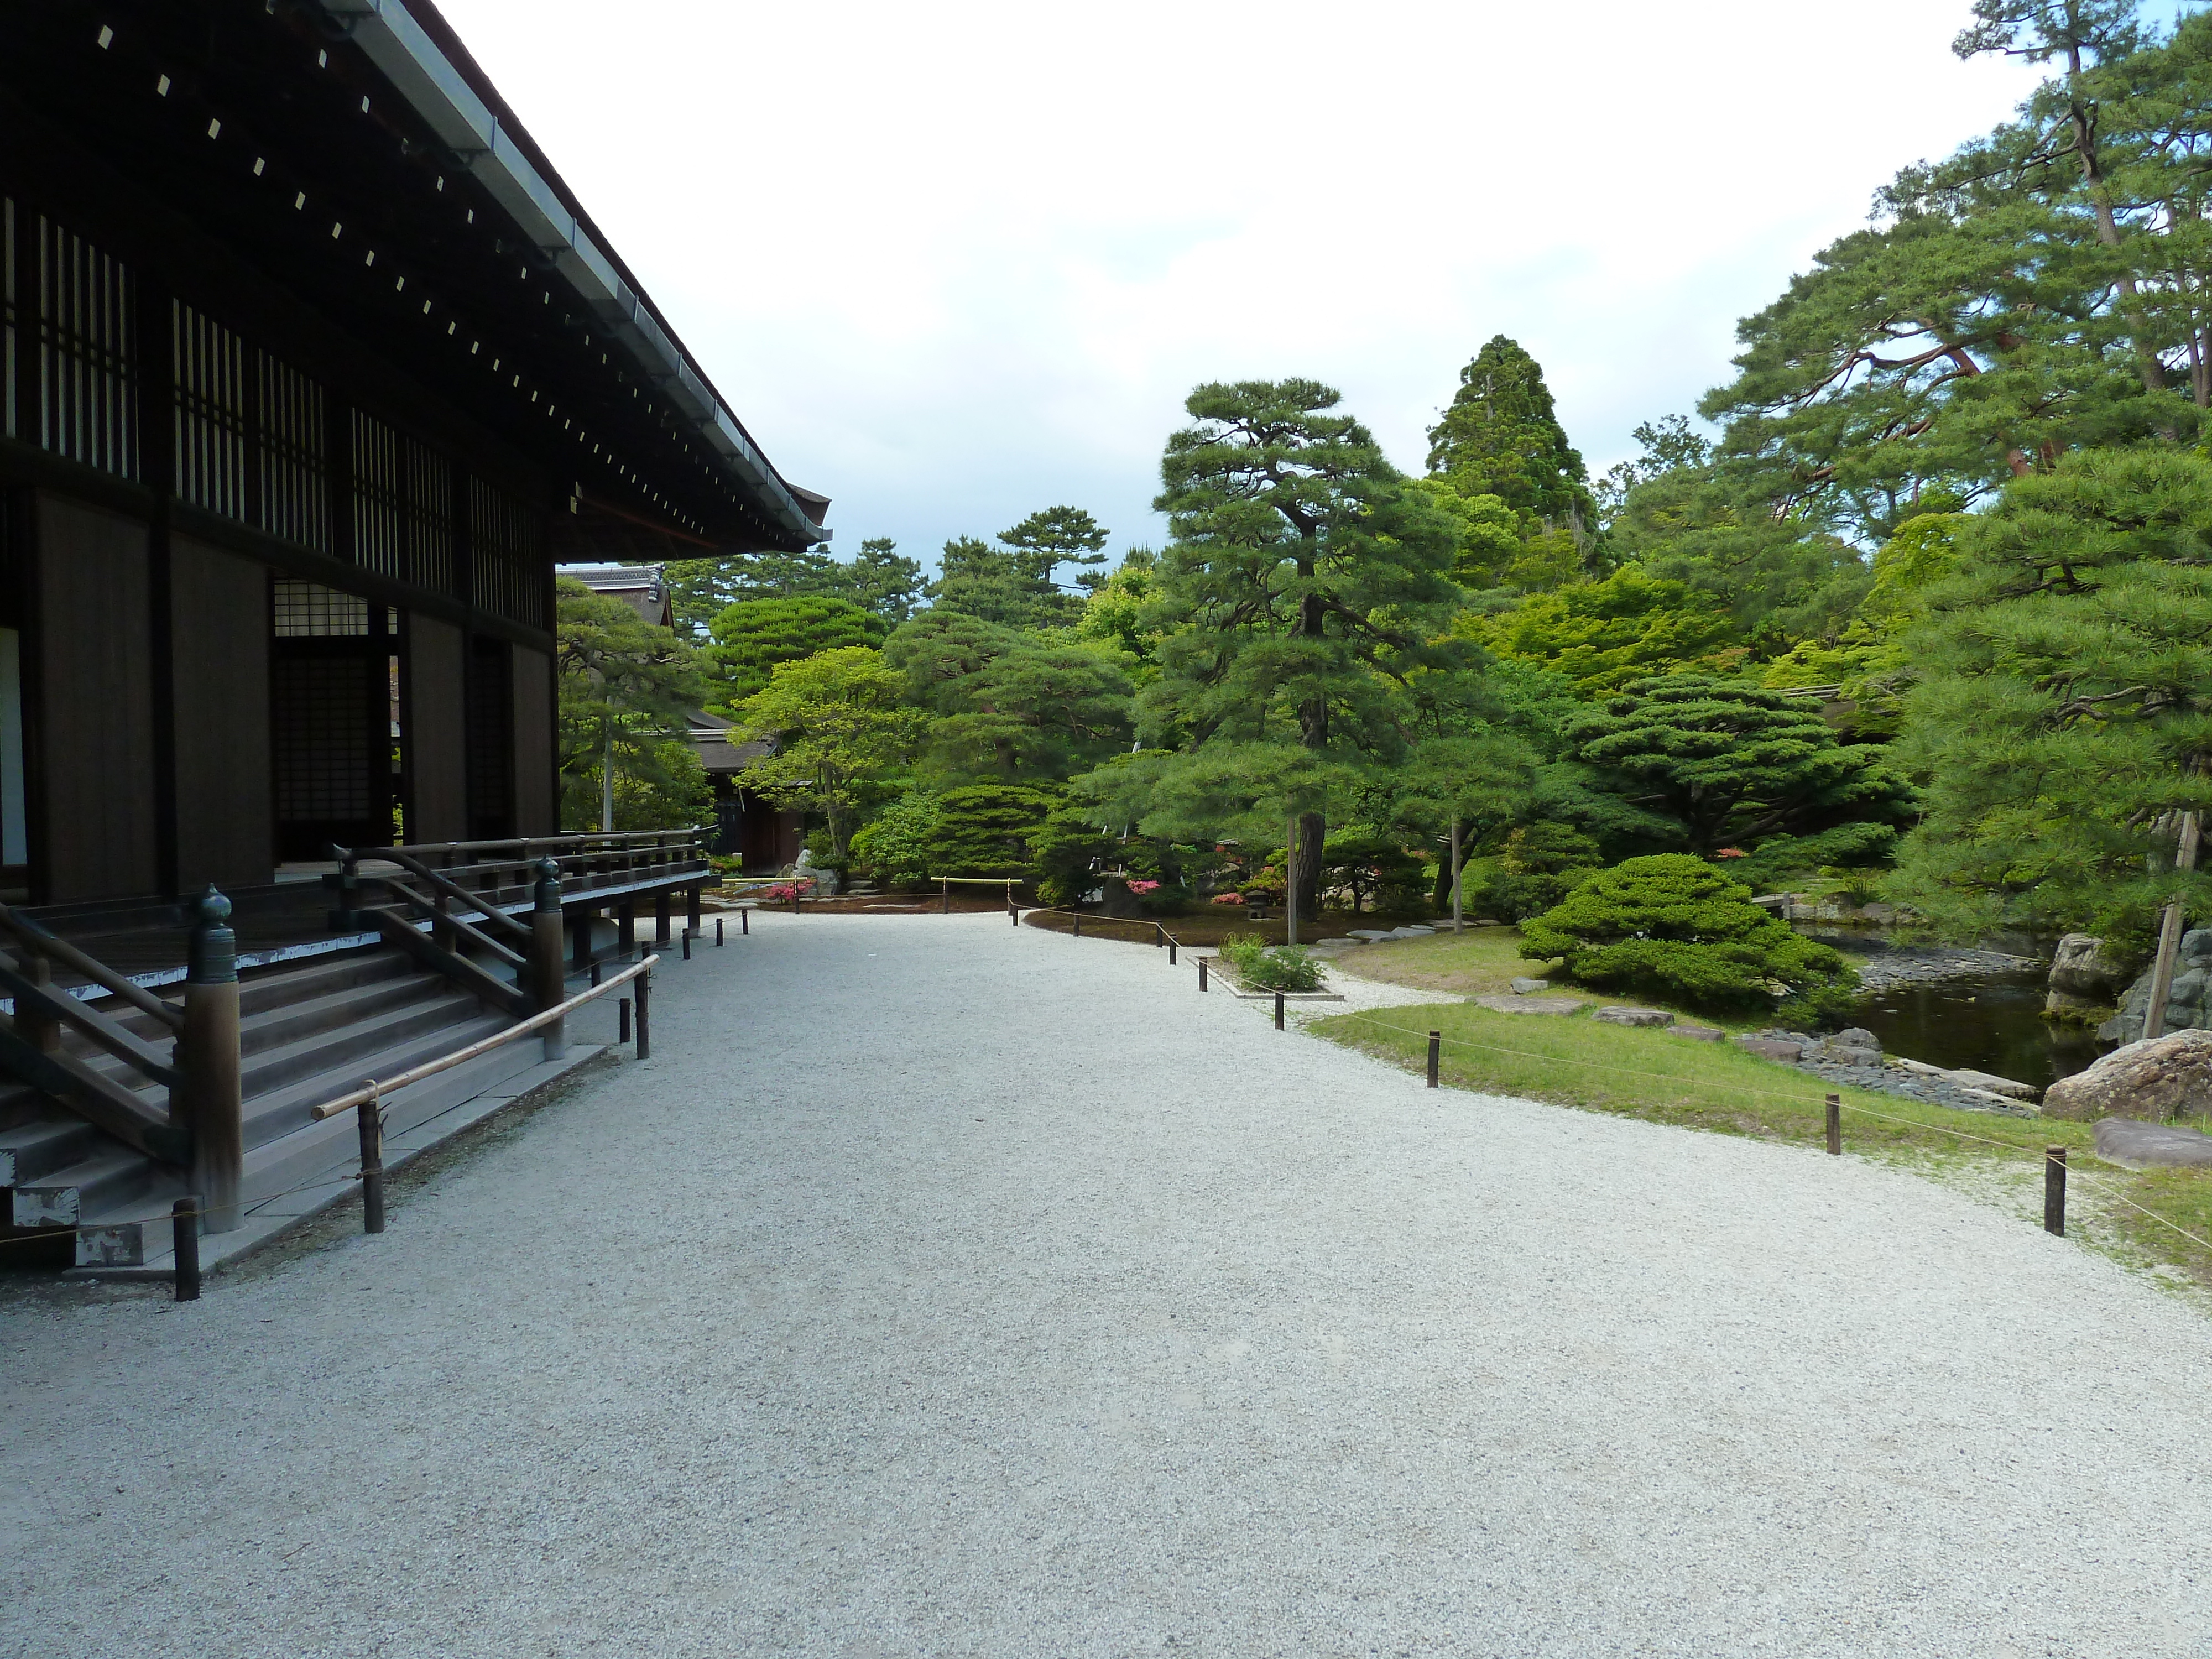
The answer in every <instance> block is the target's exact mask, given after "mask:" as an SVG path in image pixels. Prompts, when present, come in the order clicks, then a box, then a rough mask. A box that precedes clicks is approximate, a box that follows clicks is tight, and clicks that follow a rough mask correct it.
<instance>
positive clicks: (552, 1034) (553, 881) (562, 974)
mask: <svg viewBox="0 0 2212 1659" xmlns="http://www.w3.org/2000/svg"><path fill="white" fill-rule="evenodd" d="M537 867H538V889H537V892H536V894H535V898H536V906H535V908H534V909H533V910H532V913H531V917H530V927H531V943H532V946H533V947H534V949H533V950H532V956H533V957H535V958H536V960H535V961H534V962H533V963H532V964H531V965H532V968H533V969H536V973H535V975H534V977H535V981H536V982H535V983H534V984H532V986H531V987H530V992H531V1000H532V1001H534V1002H535V1003H537V1005H538V1012H539V1013H541V1014H542V1013H544V1012H545V1011H546V1010H547V1009H548V1008H557V1007H559V1006H561V1002H562V993H563V992H564V991H566V990H567V988H568V974H567V972H566V970H565V969H564V968H563V966H562V960H561V955H562V953H561V866H559V865H558V864H556V862H555V861H554V860H551V859H540V860H538V866H537ZM567 1023H568V1022H567V1021H565V1020H558V1019H556V1020H555V1021H554V1022H553V1023H552V1024H550V1025H548V1026H547V1027H546V1028H545V1058H546V1059H548V1060H559V1059H561V1058H562V1056H563V1055H565V1054H567V1053H568V1035H567V1033H566V1032H565V1031H563V1030H562V1027H563V1026H564V1025H565V1024H567Z"/></svg>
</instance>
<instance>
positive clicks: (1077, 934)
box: [1073, 910, 1083, 939]
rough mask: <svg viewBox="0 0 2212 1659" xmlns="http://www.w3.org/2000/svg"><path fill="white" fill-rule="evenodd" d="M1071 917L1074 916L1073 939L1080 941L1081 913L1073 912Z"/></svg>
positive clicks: (1081, 931) (1081, 934) (1081, 929)
mask: <svg viewBox="0 0 2212 1659" xmlns="http://www.w3.org/2000/svg"><path fill="white" fill-rule="evenodd" d="M1073 915H1074V916H1075V937H1076V938H1078V939H1081V938H1082V937H1083V912H1082V911H1080V910H1078V911H1075V912H1074V913H1073Z"/></svg>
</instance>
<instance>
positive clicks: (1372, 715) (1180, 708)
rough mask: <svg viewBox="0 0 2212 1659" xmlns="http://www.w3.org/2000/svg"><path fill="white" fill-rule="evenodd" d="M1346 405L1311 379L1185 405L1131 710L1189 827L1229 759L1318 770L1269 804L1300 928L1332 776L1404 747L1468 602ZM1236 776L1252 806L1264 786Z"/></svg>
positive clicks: (1164, 802) (1398, 480)
mask: <svg viewBox="0 0 2212 1659" xmlns="http://www.w3.org/2000/svg"><path fill="white" fill-rule="evenodd" d="M1340 401H1341V399H1340V395H1339V394H1338V393H1337V392H1335V391H1334V390H1333V389H1332V388H1330V387H1328V386H1322V385H1321V384H1320V383H1319V382H1317V381H1314V380H1280V381H1266V380H1243V381H1238V382H1237V383H1235V384H1233V385H1224V384H1218V383H1216V384H1208V385H1205V386H1200V387H1198V388H1197V389H1196V390H1195V391H1194V392H1192V393H1191V395H1190V398H1189V399H1188V401H1187V403H1186V404H1185V405H1184V407H1185V408H1186V409H1187V410H1188V412H1189V414H1190V415H1191V416H1192V424H1190V425H1189V426H1188V427H1185V428H1183V429H1182V430H1181V431H1179V432H1177V433H1176V434H1174V435H1172V436H1171V437H1170V439H1169V440H1168V445H1167V453H1166V454H1165V456H1164V458H1163V459H1162V461H1161V464H1160V473H1161V480H1162V483H1163V485H1164V488H1163V489H1162V491H1161V494H1160V496H1159V498H1158V501H1157V502H1155V505H1156V506H1157V507H1158V509H1159V510H1160V511H1162V512H1164V513H1166V514H1167V515H1168V523H1169V526H1170V532H1171V534H1172V538H1173V539H1172V540H1171V541H1170V544H1169V546H1168V549H1167V550H1166V552H1165V553H1164V555H1163V556H1162V558H1161V562H1160V567H1159V570H1158V578H1157V583H1158V585H1157V588H1156V592H1157V594H1158V598H1157V600H1156V601H1155V603H1156V606H1157V609H1158V615H1159V617H1160V619H1161V622H1162V623H1163V626H1164V628H1165V629H1167V632H1166V634H1165V636H1164V639H1163V640H1162V641H1161V644H1160V647H1159V652H1158V661H1159V667H1160V671H1159V675H1158V678H1156V679H1155V680H1153V681H1152V684H1150V685H1149V686H1148V687H1147V688H1146V692H1145V694H1144V697H1143V699H1142V703H1141V707H1142V710H1143V724H1144V726H1146V729H1147V730H1148V731H1149V732H1150V733H1151V735H1152V738H1153V739H1154V740H1155V741H1164V742H1167V743H1170V744H1173V745H1175V746H1176V747H1177V748H1178V749H1180V750H1182V751H1184V753H1183V754H1182V756H1180V757H1169V761H1168V763H1165V764H1164V765H1163V766H1162V767H1160V768H1159V769H1157V773H1156V775H1154V776H1153V777H1152V780H1151V783H1150V786H1149V787H1150V788H1151V790H1152V793H1151V795H1150V796H1149V798H1148V799H1149V800H1150V802H1151V807H1150V810H1151V811H1153V812H1156V813H1158V814H1159V815H1160V817H1162V818H1163V820H1164V819H1166V818H1170V817H1182V818H1186V819H1188V818H1189V817H1192V816H1194V814H1193V813H1192V812H1191V811H1188V808H1189V807H1190V806H1191V805H1193V804H1194V800H1195V799H1196V797H1197V796H1199V795H1202V794H1204V793H1206V786H1205V785H1203V783H1202V782H1201V781H1200V779H1201V775H1221V776H1224V777H1234V776H1237V775H1240V774H1249V772H1250V771H1251V769H1249V768H1243V767H1240V766H1238V765H1237V764H1236V763H1234V761H1233V759H1232V758H1231V757H1228V756H1226V755H1225V754H1224V753H1223V752H1222V751H1225V750H1235V749H1237V748H1238V747H1240V746H1244V745H1255V746H1259V747H1260V748H1262V749H1265V748H1267V747H1269V746H1273V745H1280V744H1283V743H1285V741H1288V742H1291V743H1294V744H1296V745H1297V748H1298V750H1301V751H1303V752H1304V754H1305V755H1306V756H1307V757H1309V758H1310V761H1311V762H1312V763H1314V765H1313V766H1312V767H1310V769H1301V770H1310V772H1311V774H1312V775H1311V777H1310V778H1309V779H1308V780H1306V781H1304V782H1301V783H1299V784H1298V785H1297V787H1296V788H1288V787H1286V789H1285V791H1284V792H1282V793H1281V798H1280V804H1281V805H1285V806H1286V807H1290V808H1294V809H1296V810H1297V811H1298V826H1297V837H1296V839H1297V847H1296V849H1295V854H1294V857H1293V860H1292V878H1293V880H1294V882H1295V884H1296V887H1297V892H1298V895H1299V908H1300V909H1301V910H1302V911H1303V912H1304V914H1306V915H1313V914H1315V912H1316V909H1317V908H1318V904H1319V898H1320V893H1319V881H1320V874H1321V866H1322V850H1323V848H1324V846H1325V844H1326V842H1327V838H1328V837H1327V830H1328V811H1329V807H1328V802H1329V800H1330V799H1332V795H1333V793H1341V791H1340V790H1337V791H1332V789H1331V788H1330V787H1328V785H1327V784H1326V783H1325V781H1324V780H1325V778H1328V777H1336V776H1341V775H1346V774H1347V773H1348V772H1349V771H1351V770H1354V769H1357V768H1358V767H1361V766H1365V765H1371V764H1375V763H1382V762H1384V761H1388V760H1390V759H1394V758H1395V757H1397V756H1398V755H1399V754H1401V752H1402V750H1403V747H1404V728H1403V726H1402V723H1401V720H1400V718H1399V716H1401V714H1402V713H1403V712H1404V700H1405V693H1404V686H1405V680H1406V677H1407V675H1408V674H1410V673H1411V672H1413V671H1414V670H1415V669H1417V668H1419V667H1421V666H1423V665H1428V664H1431V663H1432V662H1434V661H1435V660H1437V658H1438V656H1439V654H1440V652H1439V650H1438V648H1437V647H1433V646H1431V644H1430V641H1432V640H1434V639H1435V638H1436V637H1437V635H1439V634H1440V633H1442V631H1443V628H1444V626H1445V624H1446V623H1447V622H1448V621H1449V617H1450V614H1451V611H1453V609H1454V608H1455V606H1456V605H1458V604H1459V603H1460V602H1461V598H1462V595H1461V591H1460V590H1459V589H1458V588H1457V587H1456V586H1454V584H1453V583H1452V581H1451V580H1450V578H1449V574H1448V573H1449V570H1450V568H1451V562H1452V557H1453V554H1454V551H1455V535H1454V532H1453V529H1452V526H1451V524H1450V521H1449V520H1448V519H1447V518H1446V517H1445V516H1444V515H1443V513H1440V512H1439V511H1438V510H1437V507H1435V505H1434V504H1433V503H1432V502H1431V501H1429V500H1428V498H1427V497H1426V496H1425V495H1423V494H1421V493H1420V492H1419V491H1418V490H1414V489H1409V488H1408V487H1407V481H1406V479H1405V478H1404V477H1402V476H1401V474H1400V473H1399V472H1398V471H1396V470H1395V468H1393V467H1392V466H1391V465H1390V464H1389V461H1387V460H1386V459H1384V458H1383V452H1382V450H1381V449H1380V448H1379V447H1377V446H1376V442H1375V440H1374V438H1373V437H1372V436H1371V435H1370V434H1369V432H1368V431H1367V429H1366V428H1364V427H1363V426H1361V425H1360V424H1359V422H1357V421H1355V420H1353V419H1352V417H1351V416H1347V415H1341V414H1338V413H1336V412H1334V411H1335V410H1336V407H1337V404H1339V403H1340ZM1260 770H1261V772H1266V771H1267V770H1268V768H1261V769H1260ZM1244 781H1245V782H1246V783H1248V784H1250V785H1253V786H1256V793H1255V799H1254V801H1253V805H1255V806H1256V805H1258V795H1261V794H1265V793H1268V792H1267V787H1266V781H1265V778H1264V777H1263V776H1246V777H1245V779H1244ZM1286 783H1287V780H1286ZM1183 797H1189V798H1190V799H1182V798H1183ZM1197 816H1202V814H1198V815H1197Z"/></svg>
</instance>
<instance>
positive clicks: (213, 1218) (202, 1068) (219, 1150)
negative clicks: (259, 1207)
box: [170, 884, 246, 1233]
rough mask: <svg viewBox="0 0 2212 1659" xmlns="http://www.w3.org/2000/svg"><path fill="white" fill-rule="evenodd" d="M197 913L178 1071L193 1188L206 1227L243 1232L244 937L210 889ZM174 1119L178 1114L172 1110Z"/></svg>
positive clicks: (226, 905) (219, 897)
mask: <svg viewBox="0 0 2212 1659" xmlns="http://www.w3.org/2000/svg"><path fill="white" fill-rule="evenodd" d="M194 908H195V910H196V911H197V915H198V918H199V920H198V922H197V925H196V926H195V927H193V928H192V931H191V940H190V942H189V944H188V945H187V947H186V951H185V963H186V966H185V1029H184V1030H183V1031H182V1033H180V1034H179V1040H178V1047H179V1049H180V1050H181V1054H180V1055H179V1059H180V1062H181V1063H180V1064H179V1066H178V1070H179V1072H181V1073H183V1076H182V1079H181V1081H182V1083H183V1085H184V1106H185V1111H184V1113H183V1114H182V1115H184V1116H185V1118H186V1120H187V1125H186V1127H189V1128H190V1131H191V1139H192V1187H193V1189H194V1190H195V1191H197V1193H198V1194H200V1197H201V1199H202V1200H203V1201H202V1205H201V1212H202V1213H201V1218H200V1219H201V1227H202V1230H203V1231H207V1232H210V1233H227V1232H230V1231H234V1230H235V1229H236V1227H237V1226H238V1221H239V1209H238V1188H239V1184H240V1181H241V1179H242V1178H243V1176H244V1175H245V1169H246V1103H245V1091H244V1086H243V1081H242V1078H241V1067H240V1061H239V1048H238V935H237V934H236V933H234V932H233V931H232V930H231V928H230V926H229V922H230V901H229V900H228V899H227V898H225V897H224V896H222V894H221V893H218V892H217V891H216V890H215V887H214V885H213V884H210V885H209V887H208V890H207V891H206V892H204V893H203V894H201V895H200V896H199V898H198V900H197V902H195V905H194ZM170 1115H171V1116H172V1117H173V1118H174V1117H176V1116H178V1115H179V1114H178V1113H176V1112H174V1111H172V1112H171V1114H170Z"/></svg>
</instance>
